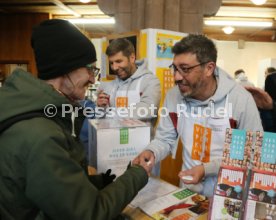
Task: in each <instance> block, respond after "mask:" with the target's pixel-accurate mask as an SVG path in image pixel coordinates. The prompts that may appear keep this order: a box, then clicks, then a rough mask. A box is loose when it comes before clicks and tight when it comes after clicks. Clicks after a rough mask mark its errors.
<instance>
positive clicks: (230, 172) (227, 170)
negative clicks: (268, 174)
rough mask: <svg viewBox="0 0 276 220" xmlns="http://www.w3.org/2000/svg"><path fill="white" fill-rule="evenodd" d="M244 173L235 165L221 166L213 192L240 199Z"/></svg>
mask: <svg viewBox="0 0 276 220" xmlns="http://www.w3.org/2000/svg"><path fill="white" fill-rule="evenodd" d="M245 179H246V174H245V170H243V169H238V168H235V167H229V166H228V167H221V168H220V170H219V174H218V181H217V185H216V188H215V194H217V195H220V196H224V197H229V198H233V199H240V200H241V199H242V196H243V190H244V188H245V187H244V184H245Z"/></svg>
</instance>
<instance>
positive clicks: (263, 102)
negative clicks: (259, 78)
mask: <svg viewBox="0 0 276 220" xmlns="http://www.w3.org/2000/svg"><path fill="white" fill-rule="evenodd" d="M245 89H246V90H247V91H248V92H250V93H251V95H252V96H253V98H254V100H255V102H256V105H257V106H258V107H259V108H260V109H266V110H271V109H272V108H273V100H272V98H271V97H270V95H269V94H268V93H267V92H265V91H264V90H262V89H260V88H257V87H251V86H245Z"/></svg>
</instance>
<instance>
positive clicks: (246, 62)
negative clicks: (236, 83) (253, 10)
mask: <svg viewBox="0 0 276 220" xmlns="http://www.w3.org/2000/svg"><path fill="white" fill-rule="evenodd" d="M215 43H216V46H217V49H218V65H219V66H221V67H222V68H223V69H224V70H226V71H227V72H228V73H229V74H230V75H232V76H234V72H235V71H236V70H237V69H244V71H245V72H246V75H247V76H248V79H249V81H251V82H253V83H254V84H255V85H259V84H260V83H259V82H258V70H259V65H260V62H261V60H264V59H268V58H276V43H262V42H245V45H244V49H238V41H215ZM263 74H264V73H263ZM259 81H260V80H259Z"/></svg>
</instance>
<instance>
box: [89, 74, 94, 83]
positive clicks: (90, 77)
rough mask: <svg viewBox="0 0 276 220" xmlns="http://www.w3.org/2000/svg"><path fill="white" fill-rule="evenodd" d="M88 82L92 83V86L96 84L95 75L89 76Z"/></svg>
mask: <svg viewBox="0 0 276 220" xmlns="http://www.w3.org/2000/svg"><path fill="white" fill-rule="evenodd" d="M88 81H89V82H90V83H92V84H94V83H95V76H94V74H89V78H88Z"/></svg>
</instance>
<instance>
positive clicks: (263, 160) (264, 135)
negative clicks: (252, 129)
mask: <svg viewBox="0 0 276 220" xmlns="http://www.w3.org/2000/svg"><path fill="white" fill-rule="evenodd" d="M253 169H255V170H262V171H270V172H276V133H271V132H260V131H257V132H256V141H255V149H254V157H253Z"/></svg>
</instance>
